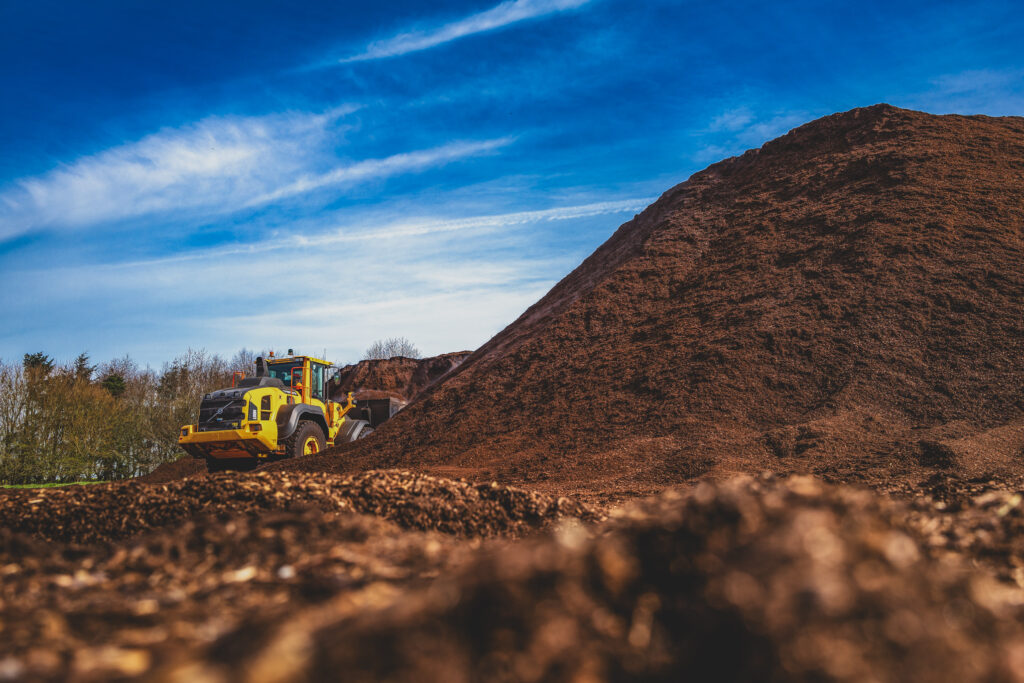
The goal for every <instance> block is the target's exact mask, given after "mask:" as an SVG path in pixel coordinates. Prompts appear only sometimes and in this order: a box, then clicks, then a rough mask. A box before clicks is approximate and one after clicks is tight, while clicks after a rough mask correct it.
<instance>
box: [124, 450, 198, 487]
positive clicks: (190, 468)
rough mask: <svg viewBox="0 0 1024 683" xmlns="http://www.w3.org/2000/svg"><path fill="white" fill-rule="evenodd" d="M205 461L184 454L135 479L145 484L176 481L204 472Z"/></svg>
mask: <svg viewBox="0 0 1024 683" xmlns="http://www.w3.org/2000/svg"><path fill="white" fill-rule="evenodd" d="M206 472H207V470H206V461H205V460H200V459H199V458H193V457H192V456H191V455H186V456H183V457H181V458H178V459H177V460H172V461H171V462H165V463H162V464H160V465H158V466H157V468H156V469H155V470H153V471H152V472H150V473H149V474H144V475H142V476H141V477H137V478H136V481H141V482H144V483H146V484H164V483H166V482H169V481H177V480H179V479H184V478H185V477H190V476H192V475H193V474H206Z"/></svg>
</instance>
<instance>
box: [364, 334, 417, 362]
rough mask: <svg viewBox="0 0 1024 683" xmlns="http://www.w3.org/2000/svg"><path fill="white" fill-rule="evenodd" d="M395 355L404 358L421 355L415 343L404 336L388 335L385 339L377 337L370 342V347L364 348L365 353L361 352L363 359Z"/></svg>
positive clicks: (381, 358) (380, 358)
mask: <svg viewBox="0 0 1024 683" xmlns="http://www.w3.org/2000/svg"><path fill="white" fill-rule="evenodd" d="M395 356H404V357H405V358H422V357H423V355H422V354H421V353H420V350H419V349H418V348H416V345H415V344H413V343H412V342H411V341H409V340H408V339H406V338H405V337H389V338H387V339H378V340H377V341H375V342H373V343H372V344H370V348H368V349H366V353H365V354H363V360H383V359H387V358H394V357H395Z"/></svg>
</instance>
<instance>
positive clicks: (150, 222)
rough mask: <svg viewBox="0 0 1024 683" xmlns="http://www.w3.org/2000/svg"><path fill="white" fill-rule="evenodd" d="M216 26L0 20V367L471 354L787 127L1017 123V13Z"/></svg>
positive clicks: (288, 15) (236, 17)
mask: <svg viewBox="0 0 1024 683" xmlns="http://www.w3.org/2000/svg"><path fill="white" fill-rule="evenodd" d="M241 7H242V5H239V4H238V3H234V2H232V3H227V2H214V1H213V0H203V1H201V2H199V1H191V0H179V1H178V2H174V3H139V2H112V1H102V0H100V1H97V2H89V3H71V2H66V1H64V2H58V1H55V0H33V2H30V3H28V2H26V3H18V2H3V3H0V64H2V65H3V68H2V69H0V88H2V92H3V93H4V95H3V97H2V98H0V271H2V272H3V274H4V276H5V277H4V280H5V285H6V286H5V287H4V288H3V290H2V292H0V307H2V309H3V311H4V313H5V316H4V317H5V324H4V325H3V326H2V328H0V358H6V359H17V358H20V356H21V354H23V353H26V352H31V351H36V350H43V351H45V352H47V353H49V354H51V355H53V356H56V357H57V358H58V359H61V360H65V359H70V358H72V357H74V356H75V355H77V354H78V353H79V352H80V351H88V352H89V353H90V354H91V355H92V356H93V357H94V358H95V359H99V360H105V359H109V358H112V357H117V356H123V355H125V354H130V355H131V356H132V357H133V358H135V359H136V360H138V361H140V362H142V363H143V364H146V363H149V364H153V365H154V366H159V365H160V363H161V362H163V361H165V360H168V359H170V358H172V357H174V356H176V355H178V354H179V353H181V352H183V351H184V350H185V349H186V348H189V347H192V348H206V349H208V350H210V351H213V352H218V353H222V354H226V355H227V354H231V353H232V352H234V351H235V350H237V349H238V348H240V347H243V346H245V347H249V348H266V347H273V348H279V349H281V348H287V347H294V348H296V349H299V350H305V351H310V352H312V351H321V350H323V349H326V350H327V352H328V354H329V355H330V357H331V358H332V359H334V360H337V361H339V362H349V361H353V360H356V359H358V358H359V356H360V354H361V352H362V350H363V349H365V348H366V346H367V345H369V343H370V342H372V341H373V340H375V339H378V338H381V337H386V336H396V335H404V336H407V337H409V338H410V339H412V340H413V341H414V342H416V343H417V344H418V345H419V346H420V347H421V348H422V350H423V351H424V352H426V353H428V354H435V353H442V352H445V351H451V350H457V349H463V348H475V347H477V346H479V345H480V344H481V343H483V342H484V341H486V340H487V339H488V338H489V337H491V336H492V335H493V334H495V333H496V332H498V331H499V330H500V329H501V328H502V327H504V326H505V325H506V324H508V323H509V322H511V321H512V320H514V319H515V317H516V316H518V314H519V313H520V312H522V311H523V310H524V309H525V308H526V307H528V306H529V305H530V304H531V303H533V302H534V301H536V300H537V299H538V298H539V297H540V296H542V295H543V294H544V293H545V292H546V291H547V290H548V289H549V288H550V287H551V285H552V284H554V282H556V281H557V280H558V279H560V278H561V277H562V276H563V275H565V274H566V273H567V272H569V271H570V270H571V269H572V268H573V267H575V266H576V265H577V264H578V263H579V262H580V261H581V260H582V259H583V258H585V257H586V256H587V255H588V254H589V253H590V252H591V251H593V249H594V248H596V247H597V246H598V245H599V244H600V243H601V242H603V241H604V240H605V239H607V237H608V236H609V235H610V234H611V233H612V232H613V231H614V230H615V228H616V227H618V225H620V224H621V223H623V222H625V221H626V220H628V219H629V218H631V217H632V216H633V215H634V214H635V213H637V212H638V211H639V210H640V209H642V208H643V207H644V206H646V205H647V204H648V203H649V202H650V201H652V200H653V199H654V198H655V197H657V196H658V195H659V194H661V193H662V192H663V191H665V190H666V189H668V188H669V187H671V186H672V185H674V184H676V183H678V182H681V181H683V180H685V179H686V178H687V177H688V176H689V175H691V174H692V173H693V172H695V171H698V170H700V169H701V168H703V167H705V166H707V165H708V164H710V163H712V162H714V161H717V160H719V159H721V158H724V157H727V156H731V155H734V154H738V153H741V152H743V151H744V150H745V149H748V148H751V147H758V146H760V145H761V144H762V143H763V142H765V141H766V140H769V139H771V138H774V137H776V136H778V135H780V134H782V133H784V132H786V131H787V130H789V129H791V128H793V127H794V126H796V125H799V124H800V123H803V122H805V121H808V120H811V119H814V118H817V117H819V116H823V115H826V114H829V113H832V112H835V111H841V110H846V109H850V108H853V107H857V106H865V105H870V104H874V103H877V102H883V101H885V102H889V103H891V104H895V105H898V106H903V107H909V108H914V109H923V110H926V111H931V112H935V113H949V112H957V113H983V114H990V115H1021V114H1024V85H1022V83H1024V81H1022V76H1024V51H1022V50H1021V49H1020V36H1021V35H1024V9H1022V8H1021V6H1020V4H1019V2H1011V1H1006V2H1000V1H994V2H986V3H942V2H934V1H932V2H884V3H872V2H863V1H861V2H831V3H820V2H789V3H786V2H778V3H763V2H735V1H729V0H725V1H722V2H716V3H707V2H702V3H696V2H669V1H662V0H648V1H637V0H633V1H625V0H508V1H506V2H501V3H496V2H494V1H493V0H491V1H489V2H485V1H478V0H476V1H472V2H470V1H466V0H435V1H434V2H431V3H423V2H378V3H354V2H334V3H327V2H316V1H310V2H305V3H293V2H289V3H286V2H269V1H262V2H260V1H254V2H250V3H246V4H245V5H244V8H245V9H244V11H242V10H240V8H241Z"/></svg>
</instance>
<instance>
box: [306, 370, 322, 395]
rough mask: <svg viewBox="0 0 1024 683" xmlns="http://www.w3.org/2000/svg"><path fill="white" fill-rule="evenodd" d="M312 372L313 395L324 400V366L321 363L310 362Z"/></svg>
mask: <svg viewBox="0 0 1024 683" xmlns="http://www.w3.org/2000/svg"><path fill="white" fill-rule="evenodd" d="M309 369H310V374H311V375H313V381H312V385H311V394H310V395H311V396H312V397H313V398H318V399H320V400H321V401H323V400H324V366H323V365H320V364H319V363H310V364H309Z"/></svg>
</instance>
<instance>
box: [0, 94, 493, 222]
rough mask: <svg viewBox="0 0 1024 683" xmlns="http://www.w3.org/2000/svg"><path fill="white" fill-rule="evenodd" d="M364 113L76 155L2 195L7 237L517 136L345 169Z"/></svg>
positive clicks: (354, 174)
mask: <svg viewBox="0 0 1024 683" xmlns="http://www.w3.org/2000/svg"><path fill="white" fill-rule="evenodd" d="M355 109H356V107H355V106H351V107H341V108H337V109H334V110H331V111H330V112H327V113H325V114H308V113H291V114H275V115H269V116H263V117H248V118H245V117H211V118H208V119H205V120H203V121H200V122H198V123H195V124H192V125H189V126H185V127H182V128H175V129H165V130H162V131H160V132H158V133H154V134H152V135H149V136H147V137H145V138H143V139H141V140H138V141H135V142H130V143H127V144H124V145H121V146H118V147H115V148H112V149H108V150H105V151H102V152H99V153H98V154H95V155H91V156H87V157H84V158H81V159H78V160H76V161H74V162H71V163H69V164H64V165H61V166H60V167H58V168H56V169H54V170H52V171H50V172H48V173H45V174H43V175H41V176H35V177H30V178H24V179H21V180H17V181H14V183H13V184H12V185H11V186H10V187H8V188H7V189H5V190H3V191H2V192H0V239H6V238H11V237H14V236H17V235H20V234H25V233H28V232H31V231H33V230H36V229H40V228H80V227H82V226H88V225H94V224H99V223H108V222H114V221H119V220H124V219H128V218H135V217H140V216H150V215H155V214H161V213H168V214H180V213H182V212H193V213H198V214H201V215H213V214H225V213H230V212H233V211H237V210H240V209H243V208H247V207H252V206H256V205H261V204H266V203H268V202H272V201H276V200H281V199H284V198H288V197H293V196H296V195H300V194H305V193H310V192H314V191H316V190H321V189H323V188H327V187H340V186H345V185H351V184H355V183H359V182H365V181H369V180H379V179H383V178H388V177H391V176H394V175H397V174H400V173H411V172H419V171H423V170H425V169H428V168H432V167H438V166H441V165H444V164H448V163H451V162H453V161H456V160H458V159H463V158H466V157H470V156H477V155H480V154H485V153H488V152H492V151H494V150H496V149H498V148H500V147H502V146H505V145H508V144H510V143H511V142H512V140H513V139H512V138H500V139H494V140H484V141H468V142H466V141H463V142H454V143H449V144H445V145H441V146H438V147H435V148H431V149H424V150H417V151H412V152H405V153H400V154H395V155H391V156H388V157H384V158H378V159H365V160H362V161H355V162H352V163H348V164H339V160H338V158H337V157H336V156H335V153H334V152H333V149H334V148H335V147H336V146H338V145H339V144H341V143H342V142H343V139H344V136H345V133H346V132H347V130H348V129H347V127H346V126H344V125H342V124H340V123H339V119H340V118H342V117H344V116H345V115H347V114H350V113H352V112H353V111H355Z"/></svg>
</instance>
